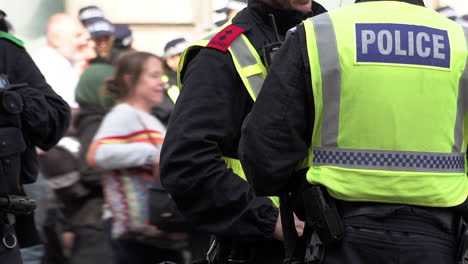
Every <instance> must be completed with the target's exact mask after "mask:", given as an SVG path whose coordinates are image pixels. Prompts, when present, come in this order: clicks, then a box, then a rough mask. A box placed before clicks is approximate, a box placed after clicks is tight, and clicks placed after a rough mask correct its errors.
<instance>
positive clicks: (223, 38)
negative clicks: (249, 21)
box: [207, 25, 245, 52]
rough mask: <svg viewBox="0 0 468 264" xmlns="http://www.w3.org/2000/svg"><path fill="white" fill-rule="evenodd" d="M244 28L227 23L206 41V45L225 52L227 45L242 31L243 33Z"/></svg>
mask: <svg viewBox="0 0 468 264" xmlns="http://www.w3.org/2000/svg"><path fill="white" fill-rule="evenodd" d="M244 31H245V30H244V29H243V28H240V27H237V26H234V25H229V26H227V27H225V28H224V29H223V30H221V31H220V32H218V34H216V35H215V36H214V37H213V38H212V39H211V40H210V42H209V43H208V45H207V47H210V48H215V49H218V50H220V51H223V52H226V51H227V50H228V48H229V45H231V43H232V42H233V41H234V40H235V39H236V38H237V37H238V36H239V35H240V34H242V33H244Z"/></svg>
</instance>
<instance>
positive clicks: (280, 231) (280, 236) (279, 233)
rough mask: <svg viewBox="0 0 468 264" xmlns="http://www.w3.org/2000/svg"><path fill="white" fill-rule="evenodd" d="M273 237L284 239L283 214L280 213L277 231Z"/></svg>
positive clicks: (276, 226)
mask: <svg viewBox="0 0 468 264" xmlns="http://www.w3.org/2000/svg"><path fill="white" fill-rule="evenodd" d="M273 237H274V238H276V239H278V240H283V228H282V227H281V215H280V214H278V219H276V225H275V231H274V232H273Z"/></svg>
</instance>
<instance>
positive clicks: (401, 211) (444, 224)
mask: <svg viewBox="0 0 468 264" xmlns="http://www.w3.org/2000/svg"><path fill="white" fill-rule="evenodd" d="M338 204H339V207H340V212H341V214H342V216H343V218H345V219H347V218H351V217H356V216H367V217H370V218H375V219H378V218H385V219H392V220H394V221H403V222H405V223H411V222H414V223H415V225H417V223H418V222H421V223H425V224H428V225H432V226H437V227H440V228H442V229H443V230H444V231H447V232H449V233H457V232H458V231H459V230H458V228H459V223H460V215H458V214H457V213H456V212H455V211H454V210H452V209H451V208H435V207H422V206H413V205H398V204H384V203H365V202H346V201H340V202H338ZM392 220H390V221H392Z"/></svg>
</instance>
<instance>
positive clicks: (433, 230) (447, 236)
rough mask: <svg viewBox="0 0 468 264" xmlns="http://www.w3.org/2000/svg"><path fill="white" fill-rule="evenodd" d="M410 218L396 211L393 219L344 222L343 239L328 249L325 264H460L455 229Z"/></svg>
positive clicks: (362, 218) (430, 219)
mask: <svg viewBox="0 0 468 264" xmlns="http://www.w3.org/2000/svg"><path fill="white" fill-rule="evenodd" d="M413 213H414V212H413ZM411 214H412V213H411V212H409V211H408V210H405V211H404V212H399V211H398V210H397V211H396V212H393V213H392V214H390V215H382V216H378V215H377V216H376V215H374V216H366V215H361V216H354V217H349V218H345V219H344V222H345V223H344V224H345V235H344V238H343V239H342V240H341V241H340V242H339V243H336V244H332V245H328V246H327V247H326V248H325V258H324V261H323V263H324V264H342V263H352V264H423V263H424V264H456V263H459V262H457V241H456V232H455V230H456V226H453V228H452V227H447V226H444V225H443V224H442V223H439V222H438V220H437V219H436V218H433V217H431V216H429V215H421V214H416V213H414V215H411ZM454 225H455V224H454ZM450 230H452V231H454V232H452V231H450Z"/></svg>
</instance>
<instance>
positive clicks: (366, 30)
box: [356, 23, 450, 68]
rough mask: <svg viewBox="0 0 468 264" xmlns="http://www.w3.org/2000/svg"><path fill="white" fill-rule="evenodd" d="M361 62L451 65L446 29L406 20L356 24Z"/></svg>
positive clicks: (357, 51) (357, 50) (357, 47)
mask: <svg viewBox="0 0 468 264" xmlns="http://www.w3.org/2000/svg"><path fill="white" fill-rule="evenodd" d="M356 54H357V61H358V62H382V63H399V64H412V65H425V66H436V67H443V68H450V41H449V38H448V33H447V31H446V30H440V29H436V28H430V27H424V26H415V25H406V24H363V23H359V24H356Z"/></svg>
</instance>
